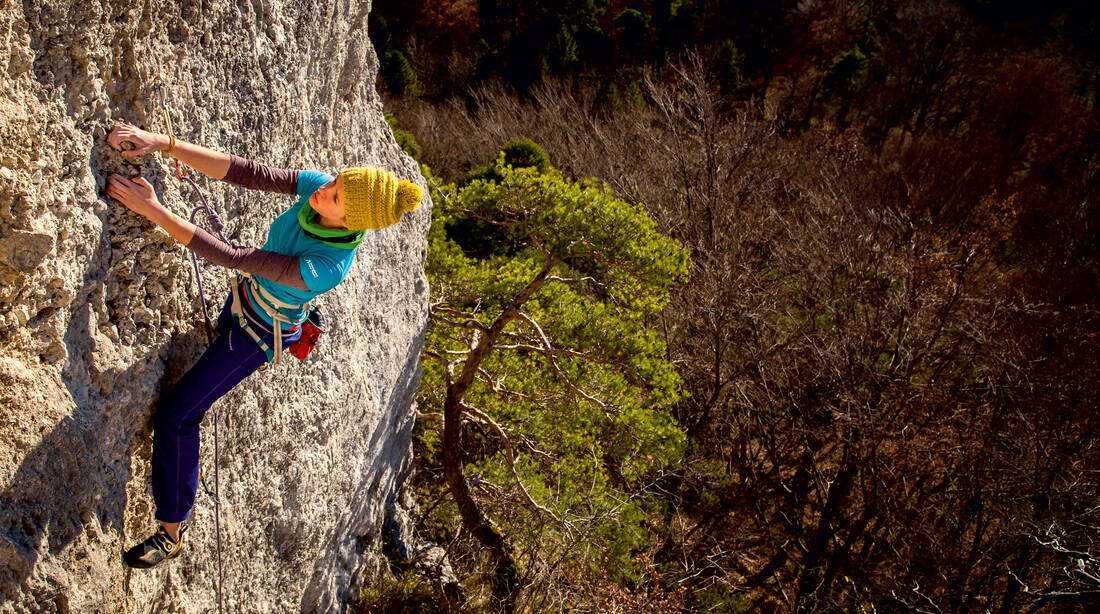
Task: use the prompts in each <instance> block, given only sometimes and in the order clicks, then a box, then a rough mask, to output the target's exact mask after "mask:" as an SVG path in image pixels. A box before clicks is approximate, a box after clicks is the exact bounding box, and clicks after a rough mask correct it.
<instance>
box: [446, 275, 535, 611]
mask: <svg viewBox="0 0 1100 614" xmlns="http://www.w3.org/2000/svg"><path fill="white" fill-rule="evenodd" d="M554 265H555V261H554V260H553V259H552V258H549V257H548V258H547V259H546V262H545V264H544V265H543V267H542V270H541V271H539V273H538V275H536V276H535V278H534V279H533V280H532V281H531V283H529V284H527V287H525V288H524V289H523V290H522V291H521V292H520V293H519V294H517V295H516V297H515V298H514V299H512V302H511V304H509V305H508V306H507V307H506V308H505V309H504V311H503V312H502V313H501V314H500V316H499V317H498V318H497V319H496V321H495V322H493V324H492V326H490V327H489V330H488V332H486V333H485V334H484V335H482V337H481V339H480V340H479V341H478V344H477V346H476V347H474V349H473V350H471V351H470V354H469V357H468V358H467V359H466V362H465V364H464V365H463V367H462V373H460V374H459V376H458V377H457V378H456V379H455V380H454V381H453V382H451V384H450V385H448V386H447V397H446V399H445V400H444V402H443V450H442V453H443V454H442V456H443V470H444V474H445V475H446V478H447V485H448V486H449V487H450V490H451V494H452V495H454V498H455V503H456V504H457V505H458V511H459V514H460V515H461V516H462V526H463V527H464V528H465V529H466V530H467V531H469V532H470V533H471V534H472V535H473V536H474V537H476V538H477V540H478V541H479V542H481V545H483V546H485V548H487V549H488V550H489V552H490V554H492V556H493V560H494V570H493V582H492V584H493V596H494V598H496V600H497V602H498V603H497V605H498V606H500V609H501V611H502V612H505V613H511V612H513V611H515V607H516V597H517V593H518V592H519V567H518V566H517V565H516V560H515V556H514V555H513V551H512V547H511V545H509V544H508V542H507V540H506V539H505V537H504V534H503V533H501V531H500V529H499V528H498V527H497V526H496V524H495V523H494V522H493V521H492V519H490V518H489V517H487V516H486V515H485V514H484V513H483V512H482V511H481V508H480V507H479V506H478V504H477V501H476V500H474V496H473V493H472V492H470V484H469V483H468V482H467V481H466V476H465V475H464V474H463V472H462V414H463V408H464V404H463V400H462V399H463V397H465V395H466V391H467V390H469V388H470V385H471V384H472V383H473V381H474V378H475V377H476V376H477V370H478V367H479V366H480V365H481V361H482V360H484V358H485V356H487V355H488V354H489V352H490V351H492V349H493V344H494V343H495V342H496V340H497V339H498V338H499V337H500V334H501V333H502V332H504V327H505V326H506V325H507V324H508V323H509V322H510V321H512V319H514V318H515V317H516V313H517V311H518V310H519V308H520V307H521V306H522V305H523V304H524V303H526V302H527V300H528V299H530V298H531V296H532V295H533V294H534V293H535V291H536V290H538V289H539V287H540V286H542V284H543V283H545V282H546V278H547V277H548V276H549V275H550V272H551V270H553V268H554Z"/></svg>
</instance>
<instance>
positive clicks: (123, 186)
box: [107, 174, 164, 219]
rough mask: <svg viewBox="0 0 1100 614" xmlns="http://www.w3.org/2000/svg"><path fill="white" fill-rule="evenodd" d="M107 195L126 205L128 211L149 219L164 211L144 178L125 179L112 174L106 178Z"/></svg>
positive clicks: (151, 187)
mask: <svg viewBox="0 0 1100 614" xmlns="http://www.w3.org/2000/svg"><path fill="white" fill-rule="evenodd" d="M107 195H108V196H110V197H111V198H113V199H115V200H117V201H118V202H120V203H122V204H123V205H126V208H127V209H129V210H130V211H133V212H134V213H138V214H141V215H143V216H145V217H147V218H150V219H152V218H153V216H154V215H156V214H157V213H160V212H161V211H163V210H164V205H161V204H160V200H158V199H157V193H156V192H155V191H153V186H152V185H150V184H149V182H148V181H146V180H145V178H144V177H138V178H137V179H127V178H126V177H123V176H122V175H115V174H112V175H110V176H108V177H107Z"/></svg>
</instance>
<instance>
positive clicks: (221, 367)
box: [153, 300, 302, 522]
mask: <svg viewBox="0 0 1100 614" xmlns="http://www.w3.org/2000/svg"><path fill="white" fill-rule="evenodd" d="M229 305H230V301H229V300H227V301H226V303H225V306H224V307H222V312H221V315H220V316H219V317H218V332H219V333H220V334H219V335H218V338H217V339H215V340H214V342H213V343H211V344H210V347H208V348H206V351H205V352H203V354H202V357H201V358H199V361H198V362H197V363H195V365H194V366H193V367H191V370H189V371H188V372H187V373H186V374H184V376H183V377H182V378H180V381H179V382H178V383H177V384H176V385H175V387H174V388H172V390H171V391H170V392H168V393H167V394H165V395H164V396H163V397H161V400H160V404H159V407H158V408H157V413H156V416H155V418H154V423H153V501H154V502H155V503H156V506H157V511H156V516H157V520H160V521H163V522H182V521H184V520H186V519H187V517H188V516H189V515H190V514H191V507H192V506H194V504H195V492H196V491H197V490H198V487H199V424H200V423H202V419H203V416H205V415H206V410H208V409H210V406H211V405H213V404H214V401H217V400H218V399H220V398H221V397H222V396H224V395H225V394H226V393H228V392H229V391H230V390H232V389H233V387H234V386H236V385H237V384H239V383H240V382H241V380H243V379H244V378H246V377H248V376H249V375H251V374H252V373H253V372H254V371H256V370H257V369H259V368H260V366H262V365H263V364H264V363H265V362H266V361H267V356H266V355H265V354H264V352H263V350H261V349H260V346H259V345H257V343H256V341H255V340H253V339H252V336H251V335H249V334H248V333H247V332H245V331H244V329H242V328H241V327H240V324H239V323H238V322H237V318H236V317H234V316H233V315H232V314H230V313H229ZM246 315H249V314H248V310H247V309H246ZM249 324H250V327H251V328H252V330H254V331H256V332H257V333H258V334H259V335H260V337H262V338H263V340H264V342H265V343H267V344H268V346H269V347H270V346H273V345H274V343H275V342H274V339H273V338H272V334H271V332H270V329H269V328H268V327H267V325H266V324H264V323H260V324H257V318H256V317H252V318H249ZM301 334H302V333H301V329H297V330H295V331H294V332H293V333H286V332H284V333H283V347H284V348H285V347H286V346H288V345H290V344H291V343H293V342H294V341H296V340H297V339H298V337H300V336H301ZM287 358H289V354H286V355H284V358H283V360H286V359H287Z"/></svg>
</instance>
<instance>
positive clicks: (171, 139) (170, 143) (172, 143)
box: [164, 134, 176, 154]
mask: <svg viewBox="0 0 1100 614" xmlns="http://www.w3.org/2000/svg"><path fill="white" fill-rule="evenodd" d="M175 148H176V135H174V134H169V135H168V147H166V148H165V149H164V153H166V154H170V153H172V150H173V149H175Z"/></svg>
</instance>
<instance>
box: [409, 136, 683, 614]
mask: <svg viewBox="0 0 1100 614" xmlns="http://www.w3.org/2000/svg"><path fill="white" fill-rule="evenodd" d="M527 143H529V145H528V144H526V143H525V144H523V147H522V148H523V149H524V151H526V152H527V153H528V154H530V155H529V156H521V157H533V158H534V160H530V161H529V164H528V165H526V166H525V167H523V168H515V167H513V166H512V165H510V164H507V163H506V161H505V160H506V158H505V154H504V153H503V152H502V153H501V155H500V156H499V157H498V160H497V163H496V164H495V165H494V166H493V167H492V171H493V172H492V173H486V175H488V176H489V177H490V178H479V179H474V180H472V181H470V182H469V183H467V184H466V185H465V186H464V187H461V188H459V187H456V186H454V185H440V184H439V183H438V182H437V181H434V180H430V184H431V185H432V186H433V188H432V197H433V202H434V203H435V210H434V215H433V224H432V228H431V234H430V246H429V250H428V264H427V273H428V276H429V280H430V283H431V288H432V297H431V301H432V325H431V327H430V328H429V330H428V333H427V339H426V342H425V345H426V352H425V354H426V355H427V356H430V357H432V358H434V360H428V361H425V364H424V378H423V384H422V386H421V407H422V410H423V411H425V412H437V411H440V409H441V408H445V407H446V406H447V403H449V402H450V403H455V402H457V403H459V404H460V406H462V407H464V408H465V412H464V415H465V416H466V418H467V419H469V420H470V424H471V426H472V428H466V429H465V430H464V431H463V435H462V436H463V439H462V445H461V448H462V454H461V459H462V464H463V465H465V475H467V476H468V477H469V476H476V480H475V482H476V484H478V485H484V484H491V485H493V486H494V487H498V488H499V489H500V490H499V491H498V492H497V496H494V497H490V498H486V499H481V500H480V502H479V503H480V505H481V506H482V511H484V512H485V514H486V515H487V516H488V517H489V518H491V519H494V520H495V521H496V522H499V523H500V526H501V532H502V533H503V535H505V536H506V538H507V539H508V540H509V541H510V542H511V543H513V544H515V545H517V547H518V550H517V551H516V557H517V561H518V563H519V564H520V566H521V567H527V568H531V566H539V565H542V564H544V563H545V562H546V561H549V560H551V559H557V560H559V561H561V560H569V561H571V562H570V563H569V565H570V566H573V567H572V568H573V569H576V567H575V565H576V564H583V565H587V566H592V567H594V568H599V569H600V570H601V571H602V572H603V574H604V577H608V578H610V579H614V580H622V581H628V580H630V579H631V578H632V577H633V576H634V575H635V574H637V573H638V572H637V570H636V569H635V565H634V564H633V557H634V556H635V555H636V554H638V553H639V552H641V551H643V550H645V549H646V548H647V547H648V546H649V545H650V544H649V543H648V539H649V535H648V533H647V531H646V530H645V529H643V528H642V527H643V526H644V525H645V523H644V519H645V517H646V516H647V515H649V514H652V513H655V512H656V510H655V509H653V508H652V506H653V505H654V503H653V500H651V499H650V498H649V497H648V495H647V489H648V488H650V487H651V486H652V485H653V483H654V482H655V481H656V480H658V479H659V478H660V477H661V476H662V475H663V471H664V470H665V469H667V468H669V467H671V466H672V465H674V464H675V463H676V462H677V460H678V459H679V458H680V456H681V454H682V452H683V447H684V434H683V432H682V431H681V429H680V428H679V427H678V425H677V424H676V423H675V422H674V420H673V419H672V417H671V415H670V408H671V407H672V405H673V404H674V403H675V402H676V401H677V400H678V399H679V396H680V394H681V392H680V380H679V377H678V376H677V374H676V372H675V370H674V369H673V366H672V364H671V363H670V362H669V361H668V360H667V359H666V357H665V356H666V354H665V345H664V342H663V341H662V339H661V338H660V336H659V335H658V334H657V332H655V330H654V329H653V324H654V323H655V322H656V318H658V317H659V313H660V310H661V309H662V307H663V306H664V304H665V302H666V301H667V299H668V289H669V286H670V285H671V284H672V283H673V282H674V281H676V280H677V279H679V278H681V277H683V276H684V275H685V274H686V271H687V264H688V253H687V250H685V249H683V248H682V247H680V246H679V244H677V243H676V242H675V241H673V240H672V239H670V238H668V237H665V236H663V235H661V234H660V233H659V232H658V231H657V227H656V224H655V223H654V222H653V220H652V219H650V218H649V216H648V215H647V214H646V213H645V211H644V210H643V209H642V208H641V207H640V206H637V205H633V204H630V203H627V202H624V201H622V200H620V199H618V198H616V197H615V196H614V195H613V194H611V192H610V191H609V190H608V189H607V188H606V187H605V186H603V185H601V184H599V183H597V182H595V181H582V182H574V181H570V180H568V179H566V178H565V177H563V176H562V175H561V174H560V173H559V172H558V171H556V170H554V169H553V168H551V167H550V166H549V161H548V158H545V157H544V156H545V152H542V155H541V156H540V155H537V154H538V152H541V151H542V148H541V147H538V146H537V145H536V144H534V143H530V142H529V141H528V142H527ZM510 145H513V146H514V147H513V149H518V147H517V146H515V142H513V143H511V144H510ZM532 146H533V147H532ZM536 148H537V149H536ZM513 153H516V152H513ZM544 160H545V162H543V161H544ZM487 344H488V345H487ZM473 360H476V361H477V364H476V365H471V364H470V362H469V361H473ZM475 368H476V370H477V371H476V372H477V375H476V377H475V378H474V379H473V381H472V383H470V384H469V386H468V388H466V389H465V390H461V388H462V384H461V381H462V375H461V374H463V373H473V371H472V369H475ZM456 391H457V392H456ZM455 395H460V397H461V398H460V399H459V400H457V401H456V399H455V398H454V397H455ZM452 407H454V406H453V405H452ZM451 415H452V416H453V415H454V413H453V412H452V414H451ZM434 426H435V425H434V424H430V425H429V428H422V429H421V430H420V437H421V443H422V450H425V451H427V453H428V454H429V455H431V454H432V451H438V450H440V449H441V448H442V447H443V446H445V445H446V444H445V443H444V442H443V441H442V440H441V439H440V435H439V433H438V431H436V430H435V428H434ZM440 456H441V457H442V456H445V455H442V454H441V455H440ZM424 461H426V462H427V463H429V464H431V463H432V462H440V461H439V459H434V458H427V459H423V460H422V463H423V462H424ZM517 477H518V480H517V479H516V478H517ZM452 490H453V486H452ZM462 505H463V503H462V502H461V501H460V502H459V507H460V508H461V507H462ZM452 511H453V510H452ZM463 518H464V520H466V515H465V513H464V514H463ZM550 519H552V521H549V520H550ZM548 521H549V522H548ZM536 529H537V530H538V531H539V535H540V537H539V539H537V540H533V539H528V538H529V537H531V536H530V532H531V531H535V530H536ZM487 547H488V546H487ZM547 581H549V580H547ZM516 590H518V587H517V588H516ZM498 596H499V595H498ZM513 597H514V595H513Z"/></svg>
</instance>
